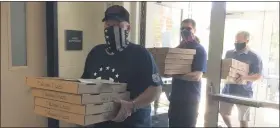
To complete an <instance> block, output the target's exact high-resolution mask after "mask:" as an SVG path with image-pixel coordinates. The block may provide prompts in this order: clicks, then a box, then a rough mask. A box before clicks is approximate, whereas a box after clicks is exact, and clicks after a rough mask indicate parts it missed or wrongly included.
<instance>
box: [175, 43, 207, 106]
mask: <svg viewBox="0 0 280 128" xmlns="http://www.w3.org/2000/svg"><path fill="white" fill-rule="evenodd" d="M179 48H184V49H195V50H196V54H195V55H194V59H193V63H192V71H193V72H194V71H201V72H206V68H207V54H206V51H205V49H204V47H203V46H202V45H201V44H199V43H197V42H193V43H185V44H182V45H180V46H179ZM200 92H201V81H187V80H181V79H178V78H173V80H172V92H171V95H170V102H181V103H183V102H187V103H198V102H199V100H200Z"/></svg>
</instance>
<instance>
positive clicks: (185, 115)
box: [168, 102, 199, 127]
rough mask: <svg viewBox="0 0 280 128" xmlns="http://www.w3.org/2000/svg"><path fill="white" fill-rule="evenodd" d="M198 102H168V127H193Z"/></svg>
mask: <svg viewBox="0 0 280 128" xmlns="http://www.w3.org/2000/svg"><path fill="white" fill-rule="evenodd" d="M198 108H199V102H195V103H183V102H170V105H169V110H168V117H169V127H195V126H196V119H197V116H198Z"/></svg>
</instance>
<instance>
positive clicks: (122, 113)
mask: <svg viewBox="0 0 280 128" xmlns="http://www.w3.org/2000/svg"><path fill="white" fill-rule="evenodd" d="M114 102H116V103H118V104H120V109H119V112H118V114H117V116H116V117H115V118H114V119H112V121H115V122H123V121H124V120H125V119H126V118H127V117H129V116H131V113H132V109H133V103H132V102H129V101H125V100H116V101H114Z"/></svg>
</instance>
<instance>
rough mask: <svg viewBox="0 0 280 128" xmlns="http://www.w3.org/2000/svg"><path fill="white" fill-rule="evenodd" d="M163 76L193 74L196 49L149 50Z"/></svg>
mask: <svg viewBox="0 0 280 128" xmlns="http://www.w3.org/2000/svg"><path fill="white" fill-rule="evenodd" d="M148 51H149V52H150V53H151V54H152V55H153V57H154V60H155V61H156V64H157V66H158V68H159V72H160V74H161V75H176V74H186V73H189V72H191V65H192V62H193V58H194V55H195V54H196V50H195V49H181V48H148Z"/></svg>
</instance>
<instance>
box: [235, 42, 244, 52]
mask: <svg viewBox="0 0 280 128" xmlns="http://www.w3.org/2000/svg"><path fill="white" fill-rule="evenodd" d="M234 46H235V50H237V51H239V50H242V49H244V48H245V47H246V43H245V42H243V43H234Z"/></svg>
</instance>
